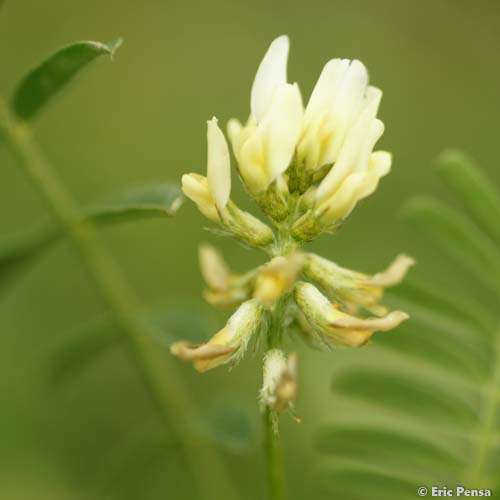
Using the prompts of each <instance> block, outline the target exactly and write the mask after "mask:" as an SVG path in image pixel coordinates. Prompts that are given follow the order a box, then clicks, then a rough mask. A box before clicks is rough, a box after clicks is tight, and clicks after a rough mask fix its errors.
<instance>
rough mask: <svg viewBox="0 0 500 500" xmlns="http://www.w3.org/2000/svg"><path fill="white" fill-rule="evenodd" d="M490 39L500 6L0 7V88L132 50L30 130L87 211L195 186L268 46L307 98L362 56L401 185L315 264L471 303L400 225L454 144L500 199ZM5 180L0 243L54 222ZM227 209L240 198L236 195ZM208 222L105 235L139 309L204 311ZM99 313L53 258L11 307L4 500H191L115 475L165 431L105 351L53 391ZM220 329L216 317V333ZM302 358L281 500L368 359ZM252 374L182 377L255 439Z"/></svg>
mask: <svg viewBox="0 0 500 500" xmlns="http://www.w3.org/2000/svg"><path fill="white" fill-rule="evenodd" d="M499 22H500V4H499V3H498V2H496V1H494V0H478V1H475V2H470V1H465V0H432V1H431V0H425V1H421V2H412V1H407V0H404V1H403V0H398V1H396V0H393V1H391V0H379V1H377V2H372V1H368V0H364V1H360V0H350V1H339V0H310V1H309V2H299V1H296V0H292V1H262V0H257V1H254V2H241V1H229V0H211V1H209V2H202V1H200V2H196V1H192V0H184V1H182V2H180V1H179V2H174V1H160V0H142V1H138V0H120V1H118V0H108V1H105V2H103V1H97V0H87V1H86V2H70V1H65V0H47V1H44V2H40V1H35V0H25V1H23V0H17V1H8V0H7V2H6V3H5V5H4V6H3V7H2V8H1V10H0V60H1V61H2V65H1V70H0V91H1V93H2V94H3V95H9V94H10V92H11V91H12V89H13V87H14V85H15V84H16V82H17V81H18V80H19V78H20V77H21V76H22V75H23V74H24V73H25V72H26V70H27V69H29V68H30V67H32V66H33V65H34V64H35V63H37V62H38V61H40V60H42V59H43V58H44V57H45V56H46V55H47V54H48V53H50V52H52V51H53V50H55V49H56V48H58V47H60V46H61V45H64V44H66V43H68V42H71V41H75V40H80V39H94V40H102V41H107V40H111V39H113V38H116V37H117V36H122V37H124V39H125V43H124V46H123V47H122V48H121V49H120V50H119V51H118V52H117V54H116V58H115V61H114V62H113V63H109V62H108V61H105V60H104V59H103V60H100V61H98V62H97V63H95V64H93V65H92V67H91V68H90V69H89V70H87V71H85V72H84V74H83V75H80V77H79V78H78V80H77V82H76V83H75V84H74V85H72V86H71V87H70V88H69V89H67V90H66V91H65V92H64V95H63V96H62V97H60V98H58V99H56V100H55V101H54V102H52V103H51V105H50V106H48V107H47V109H46V110H44V112H43V114H42V116H40V117H39V118H38V119H37V122H36V126H35V129H36V134H37V137H38V139H39V141H40V143H41V144H42V147H43V149H44V151H45V152H46V154H47V156H48V157H49V158H50V160H51V162H52V164H53V165H54V167H55V169H56V170H57V171H58V173H59V174H60V175H61V177H62V178H63V179H64V181H65V183H66V185H67V186H68V187H69V189H70V190H71V191H72V192H73V193H74V194H75V196H76V197H77V198H78V199H79V200H80V201H81V202H82V203H88V202H92V201H93V200H96V199H98V198H100V197H101V196H103V195H105V194H106V193H108V192H110V191H113V190H116V189H118V188H121V187H124V186H127V185H129V184H135V183H139V184H142V183H146V182H151V181H157V180H160V181H165V180H179V178H180V176H181V174H182V173H183V172H187V171H198V172H203V171H204V169H205V162H206V144H205V121H206V120H207V119H209V118H210V117H211V116H212V115H216V116H217V117H218V118H219V119H220V120H221V122H223V123H225V122H226V121H227V119H229V118H230V117H232V116H236V117H239V118H241V119H245V118H246V117H247V115H248V112H249V92H250V86H251V83H252V79H253V77H254V74H255V71H256V68H257V65H258V63H259V61H260V58H261V57H262V55H263V53H264V51H265V50H266V48H267V46H268V44H269V42H270V41H271V40H272V39H273V38H274V37H275V36H277V35H279V34H282V33H287V34H288V35H289V36H290V37H291V42H292V46H291V57H290V62H289V79H290V80H291V81H297V82H299V85H300V87H301V90H302V92H303V95H304V96H308V94H309V93H310V91H311V89H312V87H313V85H314V83H315V80H316V78H317V77H318V75H319V72H320V70H321V68H322V65H323V64H324V63H325V62H326V61H327V60H328V59H330V58H332V57H348V58H359V59H361V60H362V61H363V62H364V63H365V64H366V65H367V67H368V69H369V71H370V77H371V82H372V83H373V84H374V85H376V86H378V87H380V88H382V89H383V91H384V98H383V101H382V107H381V112H380V117H381V118H382V120H383V121H384V122H385V124H386V132H385V134H384V136H383V139H382V141H381V146H382V147H383V148H384V149H388V150H390V151H392V152H393V153H394V166H393V172H392V174H391V175H390V176H389V177H387V178H386V179H384V180H383V181H382V183H381V186H380V188H379V190H378V191H377V193H376V195H375V196H373V197H371V198H370V199H368V200H366V202H364V203H363V204H361V205H360V206H359V207H358V208H357V209H356V211H355V212H354V213H353V215H352V216H351V217H350V219H349V223H348V224H347V225H346V226H345V227H344V228H343V229H342V231H341V232H340V233H339V234H338V235H337V236H335V237H325V238H323V239H321V240H320V241H318V242H316V243H314V244H313V245H311V247H312V248H314V249H315V251H317V252H319V253H322V254H323V255H324V256H326V257H328V258H332V259H334V260H335V261H337V262H338V263H340V264H342V265H345V266H348V267H353V268H355V269H359V270H365V271H370V272H371V271H375V270H378V269H379V268H381V267H383V266H385V265H386V264H387V263H388V262H389V261H390V259H392V257H393V256H394V255H395V254H396V253H398V252H401V251H405V252H407V253H410V254H412V255H415V256H416V257H417V258H418V261H419V269H418V271H416V272H417V273H419V274H421V275H422V276H434V277H435V279H437V280H456V283H457V284H458V285H459V286H461V287H464V286H467V283H464V282H463V280H462V281H461V278H460V277H459V276H458V277H457V276H456V275H454V273H453V271H452V270H451V269H448V268H446V267H443V266H442V265H441V263H440V264H439V265H438V264H437V263H435V262H434V259H433V255H434V254H433V253H432V248H431V247H430V245H428V244H427V243H426V241H425V240H423V239H422V238H421V237H419V236H418V235H414V234H413V233H412V231H410V230H408V229H406V228H405V227H403V226H402V224H401V222H400V221H399V220H398V211H399V210H400V208H401V206H402V205H403V204H404V202H405V201H406V200H407V199H408V198H409V197H410V196H411V195H413V194H417V193H434V194H436V193H437V194H438V196H439V197H445V196H446V194H444V192H443V191H442V190H441V187H440V186H439V183H438V182H437V180H436V179H435V177H434V174H433V171H432V166H431V163H432V159H433V158H434V157H435V156H436V155H437V154H438V153H439V152H440V151H441V150H442V149H443V148H445V147H448V146H454V147H460V148H463V149H465V150H466V151H468V152H469V153H470V154H471V155H472V156H474V157H475V158H476V159H477V160H479V161H480V163H481V164H482V165H483V166H484V167H485V169H486V171H487V172H488V173H489V174H490V176H491V177H492V178H493V179H494V180H496V181H498V182H500V171H498V169H497V168H496V166H497V161H498V158H499V155H498V151H497V145H498V130H499V129H498V117H497V114H498V113H497V112H496V111H497V110H498V109H499V106H500V97H499V93H498V89H499V88H500V64H499V63H498V53H499V50H500V30H499V29H498V26H499ZM0 164H1V172H2V175H1V182H0V207H1V210H0V225H1V226H0V227H1V230H0V233H1V236H2V237H8V236H10V235H12V234H16V233H18V232H19V231H22V230H23V229H25V228H29V227H31V225H32V224H34V223H37V222H39V221H41V220H44V218H45V217H46V215H45V214H46V212H45V208H44V206H43V204H42V203H41V201H40V199H39V198H38V197H37V195H36V193H34V192H33V190H32V188H31V186H30V185H29V183H28V182H27V181H26V180H25V178H24V177H23V175H22V173H21V172H20V171H19V169H18V168H17V166H16V164H15V163H14V162H13V161H12V159H11V158H10V156H9V155H8V154H6V152H5V151H4V150H3V149H1V150H0ZM235 184H236V183H235ZM238 189H239V188H238ZM236 199H242V197H241V190H239V192H238V194H237V195H236ZM204 224H205V221H204V220H203V219H202V217H201V216H200V215H199V213H198V212H197V211H196V209H195V208H194V207H193V206H192V204H190V203H186V204H185V206H184V207H183V208H182V209H181V211H180V213H179V215H178V217H177V218H175V219H172V220H151V221H142V222H132V223H129V224H126V225H121V226H119V227H113V228H107V229H105V230H104V231H102V233H101V234H102V238H103V240H104V242H105V243H106V245H108V246H109V248H110V250H111V251H112V252H113V254H114V255H115V256H116V257H117V259H118V260H119V262H120V264H121V265H122V267H123V268H124V269H125V272H126V274H127V276H128V278H129V280H130V282H131V283H132V284H133V286H134V287H135V289H136V290H137V292H138V294H139V296H140V297H141V300H142V301H143V302H144V303H145V304H147V305H149V306H152V307H156V306H164V305H167V306H168V305H170V306H174V307H177V306H182V307H187V305H191V304H194V305H195V306H196V307H203V305H202V299H201V293H200V292H201V289H202V286H203V284H202V281H201V277H200V275H199V272H198V268H197V257H196V256H197V245H198V244H199V243H200V242H201V241H204V240H210V241H215V239H214V237H213V236H211V235H210V233H208V232H206V231H204V230H203V226H204ZM217 244H218V245H219V246H220V247H221V248H222V249H223V250H224V252H225V254H226V256H227V259H228V260H229V262H230V263H231V264H233V266H234V267H235V268H236V269H238V270H240V271H242V270H245V269H247V268H249V267H250V266H251V265H254V264H256V263H260V262H262V256H260V255H258V254H255V253H253V252H250V251H247V250H245V249H243V248H241V247H239V246H238V245H236V244H235V243H234V242H232V241H230V240H220V241H218V242H217ZM438 270H439V274H437V275H436V271H438ZM102 312H103V306H102V304H101V303H100V301H99V300H98V298H97V297H96V296H95V292H94V289H93V287H92V286H91V284H89V283H88V281H87V279H86V276H85V274H84V273H83V271H82V270H81V268H80V265H79V263H78V261H77V259H75V257H74V256H73V254H72V253H71V252H70V251H69V249H68V248H67V246H66V245H64V244H61V245H59V246H58V247H57V248H56V249H55V250H54V251H53V252H51V253H49V254H48V255H47V256H45V257H43V258H42V259H41V260H40V261H38V262H37V263H36V265H35V266H33V268H32V269H30V270H29V272H27V273H26V274H25V275H24V276H23V277H22V279H20V280H19V281H17V282H16V283H15V284H14V286H10V287H9V289H8V293H6V292H5V291H3V292H2V295H1V297H0V331H1V335H0V485H1V487H0V497H1V498H2V499H3V498H5V499H7V498H8V499H9V500H16V499H20V500H31V499H36V500H43V499H50V500H58V499H65V500H66V499H69V498H71V499H75V500H79V499H103V498H134V499H139V498H140V499H145V500H147V499H157V498H175V499H180V500H182V499H187V498H193V495H194V493H193V489H192V485H191V484H190V481H191V480H190V476H189V474H188V473H187V472H186V470H185V465H184V464H183V463H182V461H180V460H179V459H178V457H177V456H176V454H175V452H174V453H173V454H170V455H169V456H168V457H167V458H166V459H163V460H161V461H159V462H156V463H155V464H146V466H144V467H143V468H142V469H141V470H140V473H137V475H138V476H139V478H136V480H134V481H132V479H131V476H133V474H128V473H125V474H124V473H123V472H122V473H121V474H122V475H121V476H120V472H119V470H120V468H119V467H116V464H115V462H116V461H117V459H116V456H118V457H120V450H121V449H122V448H124V447H126V446H127V442H128V440H129V439H132V440H133V439H135V440H137V439H139V440H140V435H141V434H140V433H141V432H143V430H144V429H146V430H147V429H148V428H149V427H151V426H153V427H154V426H155V425H156V423H155V422H154V417H152V415H153V413H152V410H151V407H150V403H149V400H148V397H147V395H146V394H145V391H144V389H143V387H142V385H141V383H140V381H139V379H138V377H137V374H136V371H135V368H134V366H132V365H131V363H130V362H129V359H128V357H127V356H126V355H125V353H124V352H122V351H121V350H120V349H115V350H113V352H112V353H107V354H106V355H104V356H102V357H100V358H99V359H97V360H96V361H95V362H94V363H92V365H91V366H89V367H87V369H85V370H84V371H83V372H81V373H79V374H78V375H77V376H76V377H74V378H72V379H71V380H70V381H68V382H67V383H63V384H59V385H58V386H57V387H55V388H54V387H52V386H51V385H50V383H49V381H48V376H47V371H48V366H49V364H50V359H51V358H52V357H53V355H54V353H55V352H57V350H58V349H59V348H60V347H61V346H63V345H64V343H65V341H66V340H67V339H69V338H71V336H72V335H73V333H72V332H74V329H75V327H77V326H78V325H81V324H84V323H85V322H88V321H89V320H92V319H93V318H95V317H98V316H99V315H100V314H101V313H102ZM223 317H224V316H217V315H214V318H213V319H214V323H216V324H221V323H222V321H223ZM293 348H294V349H298V350H299V352H300V359H301V393H300V398H299V401H298V404H297V413H298V414H299V415H300V416H301V417H302V418H303V424H302V425H299V426H297V425H296V424H295V423H294V422H293V421H292V419H291V418H288V417H286V416H285V417H284V418H283V422H284V430H283V433H284V436H285V441H286V450H287V469H288V477H289V482H290V485H291V486H292V487H291V488H290V490H291V491H292V495H291V497H292V498H294V499H303V498H310V496H309V495H310V492H311V491H313V489H314V469H315V467H316V465H315V464H316V462H315V459H314V456H313V453H312V451H311V445H310V436H311V432H312V431H313V429H314V428H315V427H316V425H317V424H318V423H320V422H324V421H327V420H328V417H329V415H332V414H334V412H335V401H334V400H333V399H332V398H331V397H329V383H330V379H331V375H332V372H333V369H334V367H335V366H336V365H337V363H340V362H343V360H344V359H345V358H349V357H352V356H357V355H358V352H359V351H355V352H349V353H348V354H346V353H345V352H344V353H335V354H330V353H318V352H313V351H310V350H307V349H306V348H304V347H303V346H301V345H294V347H293ZM165 355H166V356H168V354H167V353H166V354H165ZM363 355H365V353H363ZM175 363H177V362H176V361H175ZM259 363H260V362H259V359H258V357H253V358H252V356H247V358H246V359H245V361H244V362H243V363H242V364H241V366H239V367H238V368H237V369H235V370H234V371H232V372H231V373H230V374H229V375H228V373H227V372H226V371H225V370H223V369H222V370H217V371H214V372H213V373H208V374H206V375H203V376H200V375H197V374H194V373H193V370H192V369H191V367H189V366H183V365H182V366H181V365H180V364H179V369H180V370H181V373H182V374H183V376H184V377H185V378H186V380H188V382H189V385H190V386H191V388H192V391H193V394H194V395H195V396H196V397H197V398H198V399H199V401H200V404H201V406H208V405H210V404H211V403H213V401H217V400H227V401H236V402H237V403H238V404H241V405H242V406H244V407H248V408H249V409H250V411H251V412H252V415H253V417H254V418H255V420H256V422H257V421H258V411H257V407H256V404H255V398H256V394H257V391H258V389H259V384H260V374H259V370H258V368H259ZM224 459H225V460H226V462H227V464H228V467H229V470H230V475H231V477H233V478H234V481H235V484H236V485H238V487H239V489H240V490H241V492H242V495H243V498H247V499H254V498H262V497H263V491H264V485H263V481H262V479H261V478H262V477H263V476H262V474H263V460H262V456H261V453H260V451H259V449H258V448H250V449H249V450H245V453H243V452H241V451H240V452H237V451H235V452H234V453H233V454H231V453H226V456H225V457H224ZM118 462H119V460H118ZM117 470H118V472H117ZM129 476H130V477H129ZM113 481H114V482H115V483H116V484H111V485H110V483H113ZM117 484H118V485H117ZM166 491H167V492H169V493H165V492H166Z"/></svg>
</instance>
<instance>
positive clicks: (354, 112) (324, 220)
mask: <svg viewBox="0 0 500 500" xmlns="http://www.w3.org/2000/svg"><path fill="white" fill-rule="evenodd" d="M288 48H289V41H288V37H286V36H281V37H279V38H277V39H276V40H274V41H273V42H272V43H271V45H270V47H269V49H268V51H267V53H266V54H265V56H264V58H263V60H262V62H261V64H260V66H259V68H258V71H257V74H256V76H255V80H254V82H253V86H252V91H251V113H250V117H249V118H248V120H247V122H246V123H245V124H242V123H241V122H239V121H238V120H236V119H232V120H230V121H229V123H228V125H227V135H228V137H229V138H230V141H231V144H232V149H233V153H234V157H235V159H236V164H237V171H238V174H239V177H240V179H241V180H242V183H243V186H244V188H245V190H246V191H247V193H248V194H249V196H250V197H251V198H252V199H253V200H254V201H255V202H256V203H257V204H258V205H259V207H260V208H261V210H262V211H263V213H264V214H265V215H266V216H267V217H268V219H269V221H270V224H271V226H272V228H271V226H269V225H267V224H265V223H264V222H262V221H261V220H259V219H258V218H256V217H255V216H253V215H252V214H250V213H248V212H246V211H243V210H241V209H240V208H239V207H238V206H237V205H236V204H235V203H234V202H233V201H232V200H231V199H230V194H231V160H230V153H229V147H228V144H227V141H226V138H225V136H224V134H223V132H222V131H221V129H220V128H219V126H218V122H217V119H216V118H212V119H211V120H210V121H209V122H208V128H207V142H208V161H207V175H206V176H202V175H200V174H196V173H191V174H186V175H184V176H183V178H182V188H183V191H184V193H185V194H186V196H187V197H189V198H190V199H191V200H192V201H194V203H196V205H197V206H198V208H199V210H200V211H201V212H202V213H203V214H204V215H205V216H206V217H207V218H208V219H210V220H211V221H212V222H214V223H216V224H217V225H219V226H220V228H221V229H222V230H223V231H224V232H225V233H227V234H230V235H232V236H234V237H236V238H237V239H239V240H240V241H242V242H244V243H245V244H246V245H249V246H252V247H256V248H260V249H262V250H264V251H265V252H266V253H268V254H269V255H270V257H271V259H270V261H269V262H268V263H266V264H265V265H263V266H260V267H258V268H256V269H254V270H252V271H250V272H247V273H244V274H234V273H232V272H231V271H230V269H229V267H228V266H227V264H226V263H225V262H224V260H223V258H222V257H221V255H220V254H219V253H218V252H217V251H216V250H215V249H214V248H212V247H211V246H207V245H204V246H202V247H201V248H200V264H201V270H202V274H203V276H204V278H205V281H206V283H207V289H206V291H205V298H206V300H207V301H208V302H209V303H210V304H213V305H215V306H222V307H233V308H237V309H236V312H234V314H233V315H232V316H231V317H230V319H229V321H228V322H227V325H226V326H225V327H224V328H223V329H222V330H220V331H219V332H218V333H217V334H216V335H215V336H214V337H212V338H211V339H210V340H209V341H208V342H207V343H205V344H201V345H192V344H190V343H188V342H177V343H175V344H174V345H172V347H171V350H172V353H173V354H175V355H176V356H178V357H179V358H181V359H185V360H191V361H193V362H194V365H195V368H196V369H197V370H199V371H205V370H208V369H210V368H214V367H216V366H219V365H221V364H226V363H230V364H233V363H234V362H236V361H238V360H239V359H240V358H241V356H242V355H243V353H244V351H245V349H246V347H247V345H248V343H249V341H250V339H251V338H252V337H259V336H261V335H267V338H268V342H269V345H270V346H272V347H273V349H271V350H270V351H269V352H268V354H267V355H266V357H265V362H264V386H263V389H262V391H261V400H262V401H263V404H264V405H265V406H268V407H269V408H273V409H274V410H282V409H285V408H289V407H290V406H291V405H292V404H293V400H294V399H295V394H296V358H295V356H294V355H290V356H289V357H288V358H287V357H286V356H285V354H284V353H283V352H282V351H281V350H280V349H279V346H280V345H281V339H282V335H283V332H286V331H287V329H291V328H292V327H293V328H295V327H296V328H298V329H299V330H300V332H301V333H302V335H303V336H304V338H306V339H307V340H308V342H312V343H314V344H315V345H319V346H324V347H327V348H332V347H335V346H351V347H353V346H361V345H364V344H366V343H367V342H368V341H369V339H370V337H371V336H372V334H373V333H374V332H377V331H386V330H389V329H392V328H394V327H396V326H398V325H399V324H400V323H401V322H402V321H404V320H405V319H406V318H407V317H408V316H407V315H406V314H405V313H403V312H400V311H394V312H388V311H387V309H386V308H385V307H384V306H383V305H381V299H382V296H383V291H384V289H385V288H386V287H390V286H393V285H396V284H398V283H399V282H400V281H401V280H402V279H403V277H404V275H405V274H406V272H407V270H408V269H409V267H411V266H412V265H413V264H414V261H413V259H411V258H410V257H407V256H404V255H401V256H399V257H397V258H396V260H395V261H394V262H393V263H392V264H391V265H390V266H389V268H388V269H387V270H386V271H384V272H382V273H378V274H375V275H373V276H369V275H366V274H362V273H358V272H354V271H351V270H348V269H344V268H342V267H340V266H338V265H337V264H334V263H333V262H330V261H328V260H326V259H324V258H322V257H319V256H317V255H314V254H311V253H303V252H301V251H300V250H299V247H300V246H301V245H302V244H303V243H305V242H307V241H311V240H312V239H314V238H316V237H317V236H319V235H320V234H322V233H326V232H334V231H336V230H337V229H338V228H339V227H340V226H341V225H342V223H343V222H344V220H345V219H346V217H347V216H348V215H349V214H350V213H351V211H352V210H353V208H354V207H355V206H356V204H357V203H358V202H359V201H360V200H361V199H363V198H365V197H367V196H368V195H370V194H371V193H373V192H374V191H375V189H376V188H377V185H378V182H379V179H380V178H381V177H382V176H384V175H386V174H387V173H388V172H389V170H390V168H391V155H390V153H388V152H385V151H373V149H374V147H375V144H376V142H377V141H378V139H379V138H380V136H381V135H382V133H383V130H384V125H383V123H382V122H381V121H380V120H379V119H378V118H377V111H378V107H379V104H380V100H381V97H382V92H381V91H380V90H379V89H378V88H375V87H372V86H370V85H368V73H367V70H366V68H365V66H364V65H363V64H362V63H361V62H359V61H356V60H354V61H349V60H346V59H332V60H331V61H329V62H328V63H327V64H326V65H325V66H324V68H323V70H322V72H321V74H320V76H319V79H318V81H317V83H316V86H315V87H314V90H313V92H312V94H311V96H310V98H309V101H308V103H307V105H306V106H305V107H304V106H303V104H302V97H301V94H300V90H299V87H298V85H297V84H296V83H293V84H291V83H288V82H287V59H288ZM276 346H278V348H275V347H276Z"/></svg>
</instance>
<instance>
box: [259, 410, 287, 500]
mask: <svg viewBox="0 0 500 500" xmlns="http://www.w3.org/2000/svg"><path fill="white" fill-rule="evenodd" d="M276 419H277V415H276V411H274V410H271V409H270V408H269V407H266V410H265V413H264V428H265V433H266V436H265V444H264V446H265V452H266V464H267V485H268V493H269V499H270V500H284V499H285V498H286V495H285V472H284V466H283V452H282V450H281V444H280V437H279V433H278V429H277V425H278V424H277V420H276Z"/></svg>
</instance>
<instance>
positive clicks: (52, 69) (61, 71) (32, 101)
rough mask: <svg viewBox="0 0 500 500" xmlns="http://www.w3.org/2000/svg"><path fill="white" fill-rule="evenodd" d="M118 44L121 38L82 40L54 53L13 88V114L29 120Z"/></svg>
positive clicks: (112, 51) (111, 55)
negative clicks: (95, 60) (106, 41)
mask: <svg viewBox="0 0 500 500" xmlns="http://www.w3.org/2000/svg"><path fill="white" fill-rule="evenodd" d="M121 44H122V39H121V38H120V39H118V40H115V41H113V42H110V43H101V42H95V41H82V42H76V43H72V44H70V45H67V46H66V47H63V48H62V49H59V50H58V51H57V52H54V53H53V54H52V55H50V56H49V57H48V58H47V59H45V61H43V62H42V63H41V64H40V65H38V66H37V67H36V68H34V69H33V70H31V71H30V72H29V73H28V74H27V75H26V76H25V77H24V78H23V79H22V80H21V82H20V83H19V85H18V86H17V88H16V90H15V91H14V95H13V97H12V108H13V110H14V112H15V114H16V115H17V116H18V117H19V118H20V119H22V120H29V119H31V118H33V117H34V116H35V115H36V114H37V113H38V112H39V111H40V109H41V108H42V107H43V106H44V105H45V104H46V103H47V102H48V101H49V100H50V99H51V98H52V97H53V96H54V95H56V94H57V93H58V92H60V91H61V90H62V89H63V88H64V87H65V86H66V85H67V84H68V83H69V82H70V81H71V80H72V79H73V78H74V77H75V76H76V75H77V74H78V73H79V72H80V71H81V70H82V69H83V68H84V67H85V66H87V65H88V64H89V63H90V62H92V61H93V60H94V59H96V58H97V57H99V56H103V55H108V56H110V57H111V58H112V57H113V55H114V53H115V51H116V49H117V48H118V47H119V46H120V45H121Z"/></svg>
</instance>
